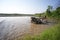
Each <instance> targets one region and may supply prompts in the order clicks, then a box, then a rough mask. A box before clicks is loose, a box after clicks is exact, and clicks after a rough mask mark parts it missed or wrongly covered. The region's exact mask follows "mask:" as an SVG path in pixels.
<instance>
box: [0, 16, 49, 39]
mask: <svg viewBox="0 0 60 40" xmlns="http://www.w3.org/2000/svg"><path fill="white" fill-rule="evenodd" d="M30 20H31V19H30V17H0V40H14V39H15V38H18V37H21V36H22V35H24V34H25V33H28V34H32V35H33V34H38V33H40V32H41V31H43V29H45V28H48V27H47V26H48V25H43V24H33V23H31V22H30Z"/></svg>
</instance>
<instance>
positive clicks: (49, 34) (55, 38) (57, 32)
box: [22, 24, 60, 40]
mask: <svg viewBox="0 0 60 40" xmlns="http://www.w3.org/2000/svg"><path fill="white" fill-rule="evenodd" d="M22 40H60V25H59V24H57V25H55V26H54V27H51V28H49V29H47V30H45V31H44V32H42V33H41V34H40V35H35V36H31V35H26V36H25V37H23V39H22Z"/></svg>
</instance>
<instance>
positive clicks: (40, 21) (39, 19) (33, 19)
mask: <svg viewBox="0 0 60 40" xmlns="http://www.w3.org/2000/svg"><path fill="white" fill-rule="evenodd" d="M31 22H32V23H36V24H43V23H44V24H45V23H47V20H46V18H45V17H31Z"/></svg>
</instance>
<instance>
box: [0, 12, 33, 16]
mask: <svg viewBox="0 0 60 40" xmlns="http://www.w3.org/2000/svg"><path fill="white" fill-rule="evenodd" d="M1 16H2V17H5V16H33V14H2V13H0V17H1Z"/></svg>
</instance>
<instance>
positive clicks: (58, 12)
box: [35, 6, 60, 19]
mask: <svg viewBox="0 0 60 40" xmlns="http://www.w3.org/2000/svg"><path fill="white" fill-rule="evenodd" d="M35 16H39V17H41V16H47V17H50V18H55V19H59V17H60V7H57V8H56V9H55V10H53V7H52V6H48V8H47V9H46V11H45V12H44V13H38V14H37V13H36V14H35Z"/></svg>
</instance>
